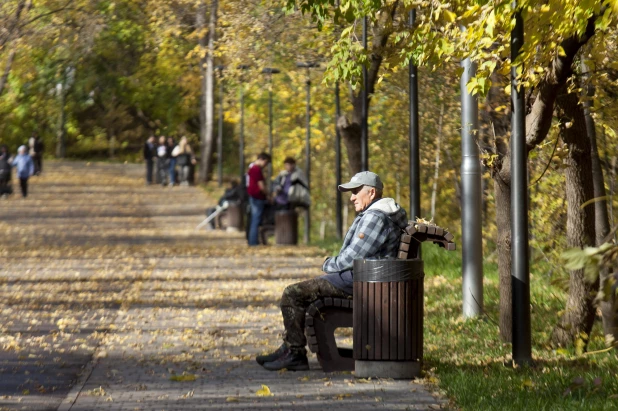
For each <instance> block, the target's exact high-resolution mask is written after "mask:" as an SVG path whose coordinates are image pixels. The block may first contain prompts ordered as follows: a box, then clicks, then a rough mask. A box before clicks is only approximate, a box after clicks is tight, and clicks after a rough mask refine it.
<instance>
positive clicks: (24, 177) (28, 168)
mask: <svg viewBox="0 0 618 411" xmlns="http://www.w3.org/2000/svg"><path fill="white" fill-rule="evenodd" d="M17 153H18V154H17V156H16V157H15V158H14V159H13V162H12V163H11V166H12V167H15V168H17V177H19V185H20V186H21V195H22V197H23V198H26V197H28V179H29V178H30V176H32V175H33V174H34V161H32V157H30V155H29V154H28V150H27V148H26V146H19V149H18V150H17Z"/></svg>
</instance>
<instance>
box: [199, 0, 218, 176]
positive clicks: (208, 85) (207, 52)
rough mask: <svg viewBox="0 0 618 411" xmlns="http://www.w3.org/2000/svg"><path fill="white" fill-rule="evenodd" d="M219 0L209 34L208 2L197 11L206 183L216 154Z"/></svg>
mask: <svg viewBox="0 0 618 411" xmlns="http://www.w3.org/2000/svg"><path fill="white" fill-rule="evenodd" d="M218 5H219V2H218V0H211V2H210V18H209V23H208V34H206V33H205V31H206V0H202V1H201V3H200V7H198V11H197V19H196V20H197V28H198V30H200V31H202V33H200V39H199V43H200V50H201V52H202V53H203V54H204V56H203V57H202V58H201V59H200V71H201V73H202V96H201V104H200V140H201V160H200V180H202V181H204V182H206V181H208V180H209V178H210V171H211V168H212V160H213V158H212V157H213V153H214V138H213V130H214V101H215V100H214V73H215V71H214V52H215V35H216V25H217V8H218Z"/></svg>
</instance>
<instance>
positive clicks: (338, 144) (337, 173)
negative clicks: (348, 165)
mask: <svg viewBox="0 0 618 411" xmlns="http://www.w3.org/2000/svg"><path fill="white" fill-rule="evenodd" d="M340 116H341V103H340V101H339V82H336V83H335V180H336V181H337V187H339V185H340V184H341V133H340V132H339V127H337V121H339V117H340ZM342 207H343V200H342V197H341V191H339V190H337V211H336V221H337V238H338V239H341V238H343V216H342V215H341V208H342Z"/></svg>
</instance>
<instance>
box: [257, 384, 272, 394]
mask: <svg viewBox="0 0 618 411" xmlns="http://www.w3.org/2000/svg"><path fill="white" fill-rule="evenodd" d="M255 395H257V396H258V397H272V396H273V395H274V394H273V393H271V392H270V388H268V385H264V384H262V388H260V389H259V390H257V391H256V392H255Z"/></svg>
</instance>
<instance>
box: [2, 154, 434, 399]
mask: <svg viewBox="0 0 618 411" xmlns="http://www.w3.org/2000/svg"><path fill="white" fill-rule="evenodd" d="M142 175H143V167H141V166H136V165H120V164H95V163H93V164H89V163H88V164H86V163H69V162H65V163H58V162H56V163H51V162H50V163H47V164H46V170H45V173H44V174H43V175H42V176H40V177H35V178H33V179H32V180H31V183H32V184H31V196H30V197H29V198H28V199H27V200H22V199H20V198H17V196H13V197H12V198H10V199H9V200H4V201H0V233H3V234H5V235H3V236H0V316H1V318H0V320H1V321H0V410H7V409H10V410H13V409H15V410H22V409H26V410H56V409H60V410H74V411H76V410H98V409H108V410H168V411H172V410H191V409H210V410H219V409H233V410H244V409H261V410H271V409H272V410H278V409H282V410H290V409H294V410H323V409H325V408H326V407H329V406H333V405H334V406H336V407H337V408H338V409H341V410H346V409H349V410H357V411H360V410H365V409H375V408H377V409H385V410H395V409H403V410H405V409H436V408H439V407H440V406H441V405H442V406H444V402H445V401H444V400H438V399H436V398H435V397H434V396H432V395H431V394H430V393H429V391H428V390H427V386H424V385H422V384H418V383H411V382H409V381H392V380H391V381H388V380H377V381H374V380H369V381H368V380H359V379H355V378H354V376H353V375H351V374H345V373H336V374H325V373H323V372H322V371H320V369H319V367H318V364H317V362H316V361H315V358H314V357H313V358H311V359H310V361H311V368H312V370H311V371H308V372H300V373H294V372H279V373H276V372H275V373H273V372H268V371H265V370H264V369H262V368H261V367H260V366H259V365H257V364H256V363H255V360H254V357H255V355H256V354H257V353H260V352H263V351H268V350H271V349H273V348H276V347H277V346H278V345H279V343H280V333H281V320H280V314H279V310H278V308H277V302H278V299H279V297H280V295H281V292H282V290H283V288H284V287H285V285H287V284H289V283H290V282H293V281H297V280H300V279H305V278H309V277H311V276H316V275H319V274H320V272H319V269H318V267H319V266H320V263H321V261H322V259H323V256H322V253H321V252H320V251H319V250H317V249H314V248H303V247H298V248H284V247H258V248H256V249H252V250H247V248H246V247H245V245H244V241H243V236H242V235H240V234H229V233H222V232H205V231H202V232H198V233H196V232H194V231H193V228H194V227H195V225H197V224H198V223H199V222H200V221H201V219H202V216H203V210H204V208H205V206H206V205H208V204H212V203H213V202H214V201H213V199H209V198H208V197H207V195H206V194H204V192H203V191H202V190H200V189H197V188H193V187H175V188H162V187H159V186H149V187H148V186H144V184H143V179H142V177H143V176H142ZM341 338H342V340H343V341H344V342H347V343H348V344H349V343H350V342H351V341H350V338H349V334H348V335H347V336H346V335H343V336H342V337H341ZM262 385H265V386H267V387H268V388H269V390H270V392H271V393H272V395H271V396H258V395H257V394H256V392H257V391H258V390H260V389H261V388H262Z"/></svg>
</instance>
